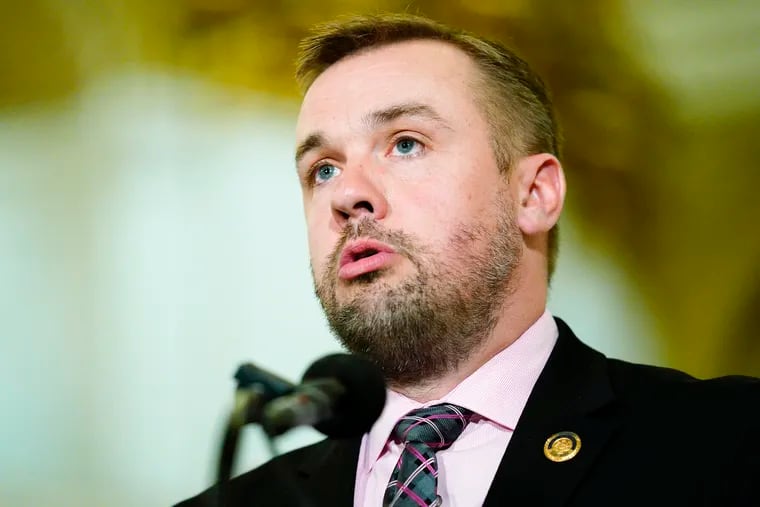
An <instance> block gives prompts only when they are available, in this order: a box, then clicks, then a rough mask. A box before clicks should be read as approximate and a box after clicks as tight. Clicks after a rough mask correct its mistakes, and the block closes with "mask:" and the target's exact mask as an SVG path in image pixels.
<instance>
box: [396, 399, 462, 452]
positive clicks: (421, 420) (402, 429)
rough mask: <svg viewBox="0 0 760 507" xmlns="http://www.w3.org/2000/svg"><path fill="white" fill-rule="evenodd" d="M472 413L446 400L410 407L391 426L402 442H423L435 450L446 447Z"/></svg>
mask: <svg viewBox="0 0 760 507" xmlns="http://www.w3.org/2000/svg"><path fill="white" fill-rule="evenodd" d="M472 416H473V413H472V412H470V411H469V410H467V409H464V408H462V407H458V406H456V405H451V404H449V403H446V404H442V405H433V406H432V407H425V408H419V409H416V410H412V411H411V412H409V413H408V414H406V415H405V416H404V417H402V418H401V419H400V420H399V422H397V423H396V427H395V428H393V435H394V436H395V437H396V438H398V439H399V440H400V441H402V442H403V443H404V444H408V443H419V444H425V445H427V446H429V447H431V448H432V449H435V450H436V451H440V450H443V449H448V448H449V447H450V446H451V444H453V443H454V441H455V440H456V439H457V438H459V435H461V434H462V431H464V428H465V426H467V423H469V422H470V419H471V418H472Z"/></svg>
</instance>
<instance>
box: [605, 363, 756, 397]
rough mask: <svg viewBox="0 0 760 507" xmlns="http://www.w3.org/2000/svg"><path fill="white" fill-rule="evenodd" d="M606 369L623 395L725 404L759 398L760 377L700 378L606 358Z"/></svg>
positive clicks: (670, 369) (666, 369) (669, 369)
mask: <svg viewBox="0 0 760 507" xmlns="http://www.w3.org/2000/svg"><path fill="white" fill-rule="evenodd" d="M607 371H608V373H609V378H610V382H611V384H612V387H613V390H614V391H615V392H616V394H617V395H618V396H620V397H622V398H641V397H646V398H647V399H651V400H654V401H656V400H663V401H665V400H667V401H671V402H675V401H679V400H680V401H684V402H688V401H689V400H692V399H696V400H699V401H701V402H706V403H711V404H725V405H731V404H732V403H737V402H740V403H741V402H749V401H756V402H759V401H760V378H757V377H748V376H742V375H728V376H723V377H715V378H709V379H699V378H696V377H694V376H692V375H689V374H688V373H686V372H683V371H680V370H676V369H673V368H665V367H660V366H651V365H645V364H636V363H629V362H626V361H621V360H619V359H607ZM753 408H755V407H753Z"/></svg>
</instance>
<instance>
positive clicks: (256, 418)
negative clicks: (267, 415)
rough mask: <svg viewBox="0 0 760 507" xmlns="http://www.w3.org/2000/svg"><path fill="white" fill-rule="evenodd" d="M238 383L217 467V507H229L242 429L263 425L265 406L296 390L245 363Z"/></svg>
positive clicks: (285, 382)
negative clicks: (249, 424) (230, 485)
mask: <svg viewBox="0 0 760 507" xmlns="http://www.w3.org/2000/svg"><path fill="white" fill-rule="evenodd" d="M235 380H236V381H237V389H236V390H235V401H234V404H233V408H232V411H231V412H230V415H229V417H228V419H227V425H226V428H225V432H224V438H223V440H222V448H221V452H220V453H219V463H218V466H217V477H216V479H217V480H216V484H217V487H216V505H217V506H218V507H227V502H228V500H229V484H230V478H231V476H232V469H233V467H234V465H235V457H236V454H237V446H238V441H239V440H240V431H241V429H242V428H243V426H245V425H246V424H248V423H258V422H261V418H262V411H263V408H264V405H266V403H267V402H269V401H271V400H272V399H274V398H277V397H278V396H282V395H284V394H288V393H290V392H291V391H292V390H293V386H292V385H291V384H289V383H288V382H287V381H284V380H282V379H280V378H278V377H275V376H273V375H271V374H269V373H266V372H262V371H261V370H258V369H257V368H256V367H255V366H253V365H252V364H250V363H245V364H243V365H241V366H240V367H239V368H238V370H237V372H236V373H235ZM269 447H270V451H271V452H274V451H275V449H274V444H273V443H272V442H271V441H270V442H269Z"/></svg>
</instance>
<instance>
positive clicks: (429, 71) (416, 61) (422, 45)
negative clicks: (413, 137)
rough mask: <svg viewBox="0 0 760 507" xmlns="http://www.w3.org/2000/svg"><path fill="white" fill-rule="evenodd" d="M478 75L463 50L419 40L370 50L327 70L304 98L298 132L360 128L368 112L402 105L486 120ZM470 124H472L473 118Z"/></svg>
mask: <svg viewBox="0 0 760 507" xmlns="http://www.w3.org/2000/svg"><path fill="white" fill-rule="evenodd" d="M476 76H477V71H476V68H475V64H474V63H473V62H472V60H471V59H470V57H469V56H468V55H467V54H465V53H464V52H463V51H461V50H460V49H459V48H457V47H455V46H453V45H451V44H448V43H445V42H440V41H432V40H413V41H405V42H399V43H393V44H389V45H385V46H380V47H377V48H370V49H368V50H365V51H362V52H360V53H358V54H355V55H351V56H348V57H346V58H344V59H342V60H340V61H338V62H337V63H335V64H333V65H332V66H330V67H329V68H327V70H325V71H324V72H323V73H322V74H321V75H320V76H319V77H318V78H317V79H316V80H315V81H314V83H313V84H312V85H311V87H310V88H309V90H308V91H307V93H306V95H305V96H304V100H303V103H302V105H301V111H300V114H299V117H298V125H297V128H296V134H297V137H298V138H299V139H302V138H304V137H306V136H307V135H309V134H310V133H311V132H312V131H314V130H325V129H327V130H330V129H331V128H336V127H340V126H345V127H350V126H356V125H357V123H358V122H359V121H360V119H361V118H363V117H366V114H367V113H368V112H371V111H373V110H381V109H384V108H387V107H389V106H393V105H394V104H398V103H421V104H428V105H430V106H431V107H432V108H433V109H434V110H435V111H436V112H437V113H438V114H440V115H441V116H443V117H446V118H449V119H456V118H457V117H463V118H469V119H470V120H472V119H473V115H475V116H480V114H479V111H478V109H477V105H476V101H475V98H474V93H473V91H474V83H475V77H476ZM468 121H469V120H468Z"/></svg>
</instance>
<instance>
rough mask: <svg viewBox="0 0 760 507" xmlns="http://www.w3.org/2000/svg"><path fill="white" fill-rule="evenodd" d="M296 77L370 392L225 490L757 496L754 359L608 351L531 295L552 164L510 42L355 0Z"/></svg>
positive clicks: (303, 154)
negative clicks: (369, 424) (362, 409)
mask: <svg viewBox="0 0 760 507" xmlns="http://www.w3.org/2000/svg"><path fill="white" fill-rule="evenodd" d="M298 78H299V80H300V81H301V83H302V85H303V87H304V89H305V96H304V99H303V104H302V107H301V112H300V115H299V118H298V126H297V149H296V162H297V168H298V175H299V178H300V180H301V186H302V190H303V205H304V209H305V214H306V220H307V225H308V232H309V248H310V252H311V262H312V270H313V274H314V280H315V286H316V291H317V295H318V297H319V300H320V302H321V304H322V306H323V308H324V310H325V313H326V315H327V317H328V320H329V322H330V325H331V327H332V329H333V330H334V332H335V333H336V335H337V336H338V337H339V338H340V340H341V341H342V342H343V344H344V345H345V346H346V347H347V348H348V350H350V351H351V352H354V353H356V354H360V355H363V356H366V357H368V358H370V359H371V360H372V361H374V362H375V363H376V364H378V365H379V366H380V368H381V369H382V371H383V373H384V375H385V378H386V381H387V384H388V386H389V392H388V401H387V403H386V406H385V409H384V411H383V413H382V415H381V416H380V418H379V420H378V421H377V422H376V423H375V425H374V426H373V428H372V430H371V431H370V432H369V433H367V434H365V435H364V436H363V437H361V438H355V439H328V440H326V441H323V442H321V443H318V444H315V445H313V446H309V447H306V448H304V449H300V450H297V451H294V452H292V453H289V454H287V455H285V456H281V457H279V458H276V459H275V460H273V461H272V462H270V463H268V464H266V465H264V466H263V467H261V468H259V469H256V470H254V471H252V472H249V473H248V474H245V475H243V476H241V477H238V478H236V479H235V480H234V481H233V482H232V489H231V492H230V495H231V497H230V500H231V501H230V505H267V506H269V505H315V506H317V505H320V506H321V505H331V506H332V505H335V506H340V505H346V506H347V505H357V506H379V505H395V506H399V507H400V506H409V505H444V506H456V507H461V506H476V505H510V506H516V505H577V506H581V505H584V506H585V505H641V504H643V503H645V502H646V503H654V504H656V505H695V504H699V505H721V506H723V505H750V504H752V505H758V503H757V496H756V494H755V493H754V488H752V486H753V484H752V482H753V481H754V480H756V479H757V478H758V477H760V451H759V450H758V446H757V445H756V444H755V439H756V436H757V433H758V432H760V383H759V382H758V380H757V379H749V378H739V377H733V378H728V377H727V378H721V379H713V380H706V381H699V380H696V379H694V378H692V377H689V376H688V375H686V374H684V373H681V372H677V371H673V370H667V369H662V368H654V367H648V366H641V365H633V364H629V363H625V362H621V361H617V360H609V359H606V358H605V357H604V356H602V355H601V354H599V353H598V352H595V351H593V350H591V349H590V348H588V347H586V346H585V345H583V344H582V343H581V342H580V341H578V339H577V338H576V337H575V336H574V335H573V333H572V331H571V330H570V329H569V328H568V326H567V325H566V324H565V323H564V322H562V321H561V320H559V319H554V318H552V316H551V315H550V314H549V313H548V312H547V311H546V299H547V286H548V280H549V278H550V276H551V273H552V270H553V266H554V258H555V255H556V242H557V241H556V231H557V221H558V220H559V217H560V213H561V211H562V207H563V202H564V197H565V179H564V175H563V170H562V166H561V164H560V162H559V160H558V158H557V157H558V147H557V133H556V125H555V120H554V116H553V113H552V108H551V104H550V102H549V99H548V97H547V93H546V91H545V89H544V86H543V84H542V83H541V80H540V79H539V78H538V77H537V76H536V75H535V74H534V73H533V72H532V71H531V69H530V68H529V67H528V65H527V64H526V63H525V62H523V61H522V60H521V59H519V58H518V57H517V56H516V55H514V54H513V53H512V52H510V51H508V50H506V49H504V48H502V47H500V46H498V45H496V44H493V43H490V42H487V41H484V40H482V39H479V38H477V37H474V36H471V35H468V34H465V33H462V32H459V31H456V30H452V29H449V28H447V27H443V26H440V25H438V24H436V23H434V22H432V21H429V20H426V19H423V18H418V17H413V16H407V15H399V16H377V17H359V18H353V19H351V20H348V21H344V22H340V23H335V24H330V25H326V26H324V27H322V28H320V29H319V30H318V31H317V32H316V33H315V35H313V36H312V37H310V38H309V39H307V40H306V41H304V43H303V45H302V52H301V57H300V59H299V68H298ZM407 414H410V415H407ZM439 423H440V424H441V425H439ZM420 428H428V430H427V433H430V434H432V435H433V437H434V440H435V439H436V438H439V439H440V440H435V441H427V440H424V439H423V438H422V437H419V439H417V438H418V437H416V436H415V437H412V436H410V435H412V434H415V435H416V432H418V430H419V429H420ZM449 431H451V433H448V432H449ZM425 438H427V437H425ZM213 501H214V495H213V490H211V491H208V492H206V493H205V494H203V495H200V496H198V497H196V498H194V499H191V500H189V501H187V503H183V504H182V505H185V506H195V505H213ZM752 502H754V503H752Z"/></svg>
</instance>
